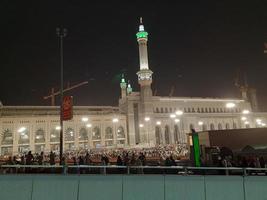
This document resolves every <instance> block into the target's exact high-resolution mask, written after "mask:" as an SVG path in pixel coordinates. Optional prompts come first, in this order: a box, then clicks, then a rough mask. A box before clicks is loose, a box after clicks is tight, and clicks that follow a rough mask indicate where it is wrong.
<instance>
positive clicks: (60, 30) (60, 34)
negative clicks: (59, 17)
mask: <svg viewBox="0 0 267 200" xmlns="http://www.w3.org/2000/svg"><path fill="white" fill-rule="evenodd" d="M56 32H57V36H58V37H59V41H60V144H59V145H60V147H59V159H60V164H61V165H62V155H63V106H62V104H63V64H64V63H63V61H64V59H63V38H64V37H65V36H66V35H67V29H65V28H57V29H56Z"/></svg>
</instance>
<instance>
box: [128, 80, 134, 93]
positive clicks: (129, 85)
mask: <svg viewBox="0 0 267 200" xmlns="http://www.w3.org/2000/svg"><path fill="white" fill-rule="evenodd" d="M132 91H133V89H132V87H131V84H130V81H128V86H127V94H130V93H131V92H132Z"/></svg>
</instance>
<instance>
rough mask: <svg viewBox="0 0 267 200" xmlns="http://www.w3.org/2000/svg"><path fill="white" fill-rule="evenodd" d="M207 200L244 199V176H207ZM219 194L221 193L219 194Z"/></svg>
mask: <svg viewBox="0 0 267 200" xmlns="http://www.w3.org/2000/svg"><path fill="white" fill-rule="evenodd" d="M205 184H206V200H214V199H216V200H243V199H244V190H243V177H241V176H205ZM218 194H219V195H218Z"/></svg>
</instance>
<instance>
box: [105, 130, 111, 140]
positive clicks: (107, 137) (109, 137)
mask: <svg viewBox="0 0 267 200" xmlns="http://www.w3.org/2000/svg"><path fill="white" fill-rule="evenodd" d="M105 139H113V130H112V128H111V127H107V128H106V131H105Z"/></svg>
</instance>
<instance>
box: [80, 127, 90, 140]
mask: <svg viewBox="0 0 267 200" xmlns="http://www.w3.org/2000/svg"><path fill="white" fill-rule="evenodd" d="M79 140H88V131H87V128H85V127H82V128H81V129H80V131H79Z"/></svg>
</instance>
